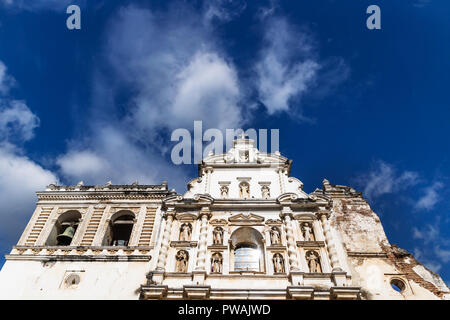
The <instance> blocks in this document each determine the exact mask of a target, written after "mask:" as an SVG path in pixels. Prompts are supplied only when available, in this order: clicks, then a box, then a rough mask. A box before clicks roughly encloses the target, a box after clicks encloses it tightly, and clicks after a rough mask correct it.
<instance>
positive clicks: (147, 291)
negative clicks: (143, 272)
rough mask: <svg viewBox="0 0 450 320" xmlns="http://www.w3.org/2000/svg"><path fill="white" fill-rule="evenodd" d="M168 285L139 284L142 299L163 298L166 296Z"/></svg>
mask: <svg viewBox="0 0 450 320" xmlns="http://www.w3.org/2000/svg"><path fill="white" fill-rule="evenodd" d="M167 291H168V286H160V285H148V286H141V298H142V299H163V298H164V297H166V296H167Z"/></svg>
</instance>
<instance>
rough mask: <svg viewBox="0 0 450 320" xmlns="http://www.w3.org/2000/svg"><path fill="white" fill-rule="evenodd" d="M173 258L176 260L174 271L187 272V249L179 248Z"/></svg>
mask: <svg viewBox="0 0 450 320" xmlns="http://www.w3.org/2000/svg"><path fill="white" fill-rule="evenodd" d="M175 259H176V260H177V262H176V265H175V271H176V272H187V266H188V259H189V255H188V253H187V251H185V250H180V251H178V252H177V254H176V256H175Z"/></svg>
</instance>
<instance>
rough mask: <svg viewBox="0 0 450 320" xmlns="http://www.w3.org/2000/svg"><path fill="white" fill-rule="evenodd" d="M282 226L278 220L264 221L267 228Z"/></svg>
mask: <svg viewBox="0 0 450 320" xmlns="http://www.w3.org/2000/svg"><path fill="white" fill-rule="evenodd" d="M282 224H283V221H281V220H280V219H276V220H275V219H269V220H267V221H266V225H268V226H281V225H282Z"/></svg>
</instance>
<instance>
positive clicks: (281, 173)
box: [278, 168, 286, 194]
mask: <svg viewBox="0 0 450 320" xmlns="http://www.w3.org/2000/svg"><path fill="white" fill-rule="evenodd" d="M278 179H279V180H280V191H281V194H283V193H285V192H286V191H285V190H286V188H285V186H284V169H283V168H280V169H278Z"/></svg>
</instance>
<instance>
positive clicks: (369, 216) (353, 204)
mask: <svg viewBox="0 0 450 320" xmlns="http://www.w3.org/2000/svg"><path fill="white" fill-rule="evenodd" d="M315 193H322V195H324V196H326V197H328V198H329V199H330V200H332V215H331V217H330V220H331V225H332V226H333V227H334V228H335V230H337V231H338V232H339V234H340V237H341V238H342V241H343V246H344V249H345V251H346V253H347V258H348V262H349V264H350V266H352V269H353V270H352V272H355V270H360V272H367V273H368V274H369V275H370V273H371V271H370V270H365V269H364V271H363V270H362V269H361V268H362V267H361V266H362V265H363V264H364V265H365V268H366V269H367V268H369V269H370V266H374V265H375V266H379V267H380V269H381V270H383V274H382V275H380V279H379V281H383V282H386V280H387V279H388V278H389V276H392V275H395V274H398V275H401V277H403V278H406V280H407V281H408V282H410V281H412V282H413V283H415V284H417V285H418V287H420V288H423V289H425V290H426V291H428V292H430V293H431V294H433V295H434V296H435V297H437V298H441V299H448V298H449V296H450V290H449V288H448V287H447V286H446V284H445V283H444V281H443V280H442V279H441V277H440V276H439V275H437V274H435V273H433V272H432V271H430V270H429V269H427V268H426V267H425V266H423V265H422V264H421V263H420V262H418V261H417V260H416V259H415V258H414V256H413V255H412V254H411V253H409V252H408V251H406V250H404V249H401V248H398V247H397V246H396V245H391V244H390V243H389V241H388V239H387V237H386V234H385V232H384V229H383V226H382V224H381V221H380V218H379V217H378V215H377V214H376V213H375V212H373V210H372V209H371V208H370V205H369V204H368V202H367V201H366V200H365V199H364V198H363V197H362V194H361V193H359V192H357V191H356V190H354V189H353V188H351V187H347V186H339V185H332V184H330V183H329V182H328V181H327V180H324V182H323V189H322V190H316V191H315ZM368 259H371V261H372V262H371V263H366V262H368V261H367V260H368ZM388 275H389V276H388ZM367 276H368V275H367V274H364V275H359V274H353V278H354V280H355V281H356V282H358V281H359V280H358V279H361V281H362V279H365V278H367ZM383 277H384V279H382V278H383ZM388 284H389V283H388ZM383 285H385V287H386V288H388V289H389V285H386V283H383ZM363 287H364V285H363ZM369 291H370V290H369V289H367V295H366V296H367V297H368V298H370V297H371V294H370V292H369ZM419 291H421V290H415V291H414V292H412V294H413V295H418V296H416V297H413V298H419V299H420V298H421V297H420V295H421V293H420V292H419ZM378 294H380V295H383V293H382V292H381V293H378ZM422 294H423V293H422ZM423 298H426V297H423Z"/></svg>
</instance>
